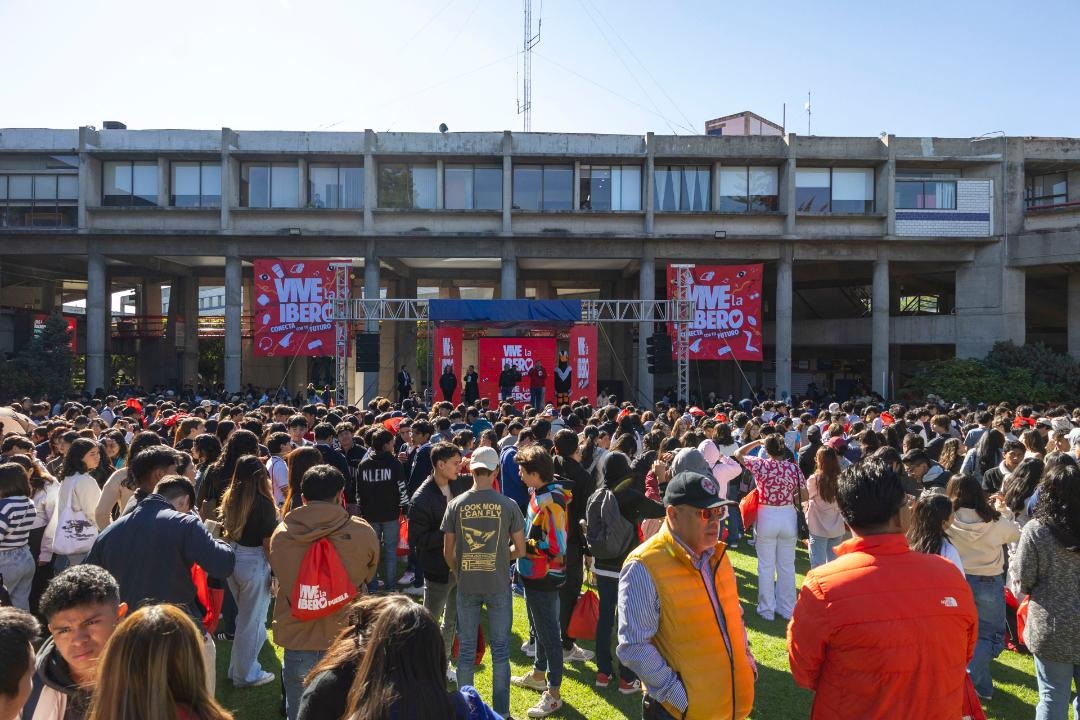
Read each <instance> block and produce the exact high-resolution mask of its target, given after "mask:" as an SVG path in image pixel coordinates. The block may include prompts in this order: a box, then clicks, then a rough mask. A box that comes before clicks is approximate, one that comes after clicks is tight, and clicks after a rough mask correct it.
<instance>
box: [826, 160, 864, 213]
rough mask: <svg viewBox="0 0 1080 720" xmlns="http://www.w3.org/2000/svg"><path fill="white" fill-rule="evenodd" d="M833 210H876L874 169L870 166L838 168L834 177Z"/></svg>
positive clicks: (841, 211)
mask: <svg viewBox="0 0 1080 720" xmlns="http://www.w3.org/2000/svg"><path fill="white" fill-rule="evenodd" d="M832 183H833V184H832V212H835V213H845V212H847V213H868V212H873V211H874V171H873V170H872V169H869V168H836V169H834V170H833V177H832Z"/></svg>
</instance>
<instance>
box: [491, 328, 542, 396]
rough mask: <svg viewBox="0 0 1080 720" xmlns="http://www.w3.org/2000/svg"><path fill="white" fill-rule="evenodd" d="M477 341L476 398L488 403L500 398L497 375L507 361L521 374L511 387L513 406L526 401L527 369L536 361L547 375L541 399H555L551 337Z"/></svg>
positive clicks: (501, 338)
mask: <svg viewBox="0 0 1080 720" xmlns="http://www.w3.org/2000/svg"><path fill="white" fill-rule="evenodd" d="M477 343H478V346H477V350H478V351H479V352H478V356H479V359H480V360H479V362H480V367H479V368H478V372H479V373H480V397H486V398H488V399H489V401H490V402H491V404H492V406H495V405H496V404H497V403H498V402H499V400H500V396H499V374H500V373H502V371H503V368H504V367H505V366H506V364H507V363H509V364H510V365H511V366H512V367H513V368H515V369H516V370H517V371H518V372H519V373H521V380H519V381H518V383H517V385H515V386H514V390H513V402H514V404H515V405H519V406H520V405H524V404H525V403H527V402H529V371H530V370H532V368H533V366H534V365H536V363H542V364H543V366H544V372H545V373H546V374H547V379H546V380H545V381H544V401H545V402H554V401H555V373H554V368H555V338H532V337H516V338H510V337H498V338H480V339H479V340H478V341H477Z"/></svg>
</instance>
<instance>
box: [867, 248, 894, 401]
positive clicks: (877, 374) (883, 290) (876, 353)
mask: <svg viewBox="0 0 1080 720" xmlns="http://www.w3.org/2000/svg"><path fill="white" fill-rule="evenodd" d="M871 307H872V312H873V321H872V322H873V333H872V338H873V339H872V341H871V342H872V346H871V351H870V357H871V361H870V367H871V374H872V375H873V378H872V382H871V387H873V388H874V392H876V393H878V394H879V395H881V397H883V398H888V397H889V309H890V306H889V259H888V257H887V256H886V255H885V252H884V250H883V249H881V248H879V249H878V258H877V260H876V261H874V289H873V302H872V304H871Z"/></svg>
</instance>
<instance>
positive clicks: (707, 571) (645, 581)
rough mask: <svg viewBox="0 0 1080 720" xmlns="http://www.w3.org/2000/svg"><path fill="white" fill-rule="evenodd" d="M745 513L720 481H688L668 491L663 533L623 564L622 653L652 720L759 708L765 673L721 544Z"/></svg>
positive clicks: (707, 718) (708, 717) (680, 478)
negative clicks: (733, 512) (736, 510)
mask: <svg viewBox="0 0 1080 720" xmlns="http://www.w3.org/2000/svg"><path fill="white" fill-rule="evenodd" d="M736 504H737V503H735V502H734V501H733V500H725V499H724V498H723V497H721V496H720V488H719V486H718V485H717V483H716V480H715V479H713V478H712V477H709V476H707V475H702V474H700V473H696V472H692V471H686V472H681V473H679V474H678V475H676V476H675V477H674V478H672V480H671V482H669V483H668V486H667V490H666V491H665V492H664V505H665V506H666V513H667V516H666V518H665V521H664V524H663V526H661V528H660V531H659V532H657V533H656V534H655V535H653V536H652V537H651V538H649V539H648V540H646V541H645V542H644V543H642V544H641V545H639V546H638V547H637V548H636V549H635V550H634V551H633V552H632V553H630V555H629V556H628V557H627V559H626V563H625V564H624V565H623V568H622V573H621V575H620V578H619V606H618V607H619V646H618V648H617V654H618V656H619V661H620V662H622V663H623V664H624V665H626V666H627V667H629V668H630V669H631V670H633V671H634V672H635V673H637V676H638V677H639V678H640V679H641V682H642V684H643V685H644V686H645V697H644V698H643V700H642V713H641V716H642V718H643V720H668V719H669V718H680V719H681V720H713V719H716V718H722V719H723V720H728V718H730V719H731V720H742V718H745V717H746V716H748V715H749V714H750V710H751V708H752V707H753V705H754V680H755V679H756V678H757V664H756V663H755V662H754V658H753V656H752V655H751V654H750V647H749V645H748V644H747V641H746V628H745V627H744V626H743V619H742V609H741V608H740V606H739V596H738V593H737V589H736V587H735V573H734V571H733V570H732V568H731V562H730V561H729V560H728V558H727V555H726V552H727V546H726V545H725V544H724V543H722V542H718V541H717V537H718V536H719V533H720V526H721V524H722V523H723V521H724V519H725V518H726V517H727V513H728V508H729V507H730V506H732V505H736Z"/></svg>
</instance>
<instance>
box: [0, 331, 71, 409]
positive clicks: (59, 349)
mask: <svg viewBox="0 0 1080 720" xmlns="http://www.w3.org/2000/svg"><path fill="white" fill-rule="evenodd" d="M72 359H73V355H72V352H71V332H70V331H69V330H68V324H67V320H65V319H64V316H63V315H61V314H60V313H59V312H54V313H53V314H52V315H50V316H49V318H48V319H47V320H46V321H45V325H44V327H43V328H42V329H41V331H40V332H35V333H34V337H33V339H31V340H30V342H29V343H27V344H26V345H24V346H23V348H22V349H21V350H19V351H18V352H17V353H16V354H15V357H13V358H12V359H11V360H8V361H6V362H4V363H3V365H2V366H0V384H2V385H3V386H4V387H6V388H9V389H10V390H11V392H13V393H16V394H25V395H30V396H34V397H37V396H40V395H48V396H49V397H64V396H66V395H67V394H68V392H69V391H70V390H71V378H72Z"/></svg>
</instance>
